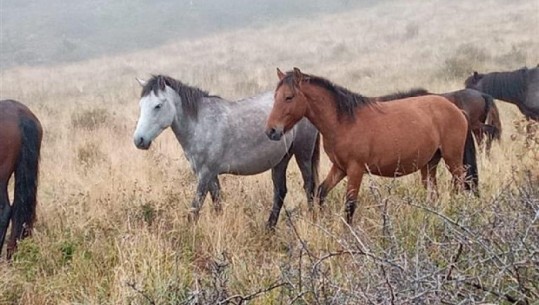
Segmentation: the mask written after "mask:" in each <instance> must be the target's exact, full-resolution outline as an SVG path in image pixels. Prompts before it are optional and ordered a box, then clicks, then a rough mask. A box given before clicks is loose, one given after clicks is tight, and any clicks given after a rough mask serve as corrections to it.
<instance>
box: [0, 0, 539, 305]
mask: <svg viewBox="0 0 539 305" xmlns="http://www.w3.org/2000/svg"><path fill="white" fill-rule="evenodd" d="M538 29H539V1H537V0H532V1H511V2H507V1H495V0H484V1H478V2H473V3H472V2H469V1H464V0H457V1H429V2H426V1H419V0H416V1H406V3H405V2H404V1H396V2H387V3H386V2H384V3H383V4H379V5H375V6H373V7H370V8H368V9H362V10H354V11H349V12H346V13H339V14H332V15H329V14H328V15H320V16H319V17H318V18H312V17H311V18H308V19H297V20H295V21H293V22H286V23H284V22H282V23H279V24H270V25H268V26H267V27H263V28H257V29H251V30H249V29H245V30H234V31H230V32H225V33H221V34H218V35H214V36H210V37H206V38H202V39H193V40H184V41H181V42H178V43H175V44H169V45H165V46H162V47H158V48H155V49H152V50H145V51H140V52H134V53H129V54H122V55H118V56H113V57H112V56H111V57H105V58H99V59H94V60H89V61H85V62H78V63H75V64H66V65H51V66H42V67H16V68H11V69H9V70H5V71H1V81H0V97H1V98H12V99H17V100H19V101H22V102H24V103H25V104H27V105H28V106H29V107H30V108H31V109H32V110H33V111H34V112H35V113H36V115H37V116H38V117H39V118H40V120H41V122H42V124H43V126H44V130H45V135H44V141H43V149H42V158H41V175H40V179H41V180H40V188H39V197H38V199H39V204H38V220H37V223H36V226H35V230H34V235H33V238H31V239H27V240H24V241H23V242H22V243H21V244H20V246H19V252H18V253H17V255H16V257H15V258H14V260H13V262H11V263H9V262H6V261H5V260H4V258H1V259H0V270H1V272H2V276H1V277H0V304H240V303H241V304H246V303H249V304H391V303H394V304H442V303H444V302H445V303H447V304H476V303H488V302H491V303H495V304H498V303H499V304H505V303H506V304H512V303H516V302H519V301H520V302H521V304H534V303H535V304H537V299H539V286H538V283H539V271H538V270H539V268H538V265H537V264H538V255H539V250H538V249H539V248H538V245H539V232H538V229H539V228H538V226H539V222H538V220H537V218H538V216H537V215H538V214H537V213H538V211H539V199H538V198H539V182H538V174H539V168H538V167H537V162H538V161H539V154H538V153H537V152H538V151H539V150H538V148H539V145H538V144H536V142H537V143H539V140H538V139H539V138H538V137H536V136H535V135H531V136H529V135H526V134H525V133H524V132H523V129H524V123H522V122H521V119H522V115H521V114H520V113H519V112H518V110H517V109H516V107H514V106H512V105H509V104H505V103H501V102H498V107H499V108H500V111H501V116H502V123H503V127H504V131H503V136H502V141H501V142H500V143H499V145H498V144H495V145H494V147H493V150H492V152H491V156H490V157H489V158H487V156H486V155H485V154H484V153H482V154H480V155H479V156H478V159H479V165H480V168H479V169H480V179H481V180H480V188H481V190H480V191H481V195H482V196H481V198H479V199H476V198H470V197H468V196H467V195H466V194H459V195H454V196H452V195H451V193H450V183H449V180H450V178H449V175H448V173H447V171H445V170H440V171H439V182H440V185H439V188H440V193H441V196H440V198H439V199H438V201H436V202H434V203H427V202H425V191H424V190H423V189H422V187H421V184H420V183H419V175H418V174H416V175H411V176H409V177H405V178H400V179H381V178H376V177H368V178H366V179H364V182H363V186H362V189H361V192H360V205H359V208H358V210H357V211H356V215H355V223H354V226H353V227H351V228H350V227H347V226H346V225H345V224H344V222H343V219H342V215H343V213H342V210H343V196H344V183H341V184H340V185H339V186H338V187H337V188H336V189H335V190H334V191H333V192H332V193H331V194H330V197H329V198H328V202H327V207H326V209H325V210H324V211H323V212H322V213H319V214H318V215H317V217H316V218H313V217H312V215H310V214H309V212H308V211H307V208H306V203H305V201H306V200H305V198H304V195H303V190H302V185H301V183H302V182H301V178H300V174H299V171H298V170H297V168H296V167H295V165H294V166H293V167H292V168H291V170H290V172H289V173H288V177H289V186H288V190H289V192H288V196H287V198H286V201H285V208H286V212H284V213H283V214H282V215H281V219H280V222H279V223H278V225H277V231H276V233H275V234H274V235H268V234H266V233H265V230H264V224H265V221H266V219H267V216H268V215H269V211H270V207H271V198H272V187H271V185H272V184H271V179H270V176H269V174H268V173H265V174H261V175H257V176H250V177H236V176H222V177H221V184H222V187H223V193H224V213H223V215H220V216H216V215H213V213H212V211H211V208H210V206H211V203H209V202H206V204H205V206H204V207H203V209H202V215H201V218H200V220H199V222H198V223H197V224H196V225H194V224H191V223H188V222H187V213H188V210H189V209H188V207H189V204H190V200H191V198H192V196H193V193H194V188H195V185H196V182H195V177H194V175H193V174H192V173H191V170H190V168H189V165H188V163H187V161H186V160H185V158H184V156H183V153H182V150H181V148H180V146H179V144H178V143H177V141H176V140H175V138H174V136H173V134H172V132H170V131H167V132H164V133H163V134H162V135H161V136H160V137H159V138H158V139H157V140H156V141H155V143H154V144H153V146H152V148H151V149H150V150H149V151H140V150H137V149H136V148H135V146H134V145H133V141H132V133H133V131H134V127H135V124H136V120H137V115H138V97H139V95H140V87H139V86H138V84H137V83H136V81H135V77H141V78H145V77H148V76H149V75H150V74H152V73H153V74H157V73H160V74H169V75H171V76H173V77H175V78H177V79H180V80H182V81H184V82H187V83H189V84H191V85H195V86H199V87H200V88H202V89H205V90H208V91H210V93H212V94H218V95H221V96H223V97H226V98H230V99H238V98H242V97H246V96H249V95H253V94H256V93H259V92H262V91H267V90H273V89H274V86H275V84H276V81H277V76H276V73H275V68H276V67H280V68H281V69H282V70H289V69H291V68H292V67H294V66H297V67H300V68H301V69H302V71H304V72H306V73H311V74H316V75H320V76H324V77H327V78H329V79H331V80H333V81H334V82H336V83H338V84H340V85H343V86H345V87H347V88H349V89H351V90H353V91H356V92H360V93H362V94H364V95H372V96H374V95H381V94H385V93H390V92H393V91H395V90H405V89H408V88H410V87H415V86H423V87H425V88H427V89H429V90H430V91H433V92H448V91H452V90H456V89H459V88H462V86H463V85H462V84H463V81H464V79H465V77H466V76H467V75H468V74H469V73H471V72H472V71H473V70H478V71H500V70H514V69H517V68H520V67H523V66H526V65H527V66H528V67H531V66H535V65H536V64H537V63H538V62H539V40H538V39H537V31H538ZM532 128H534V127H533V126H532ZM328 169H329V161H328V160H327V158H326V157H325V155H324V156H323V157H322V161H321V176H322V177H321V178H323V177H324V175H325V173H327V171H328ZM207 201H209V199H208V200H207ZM4 253H5V252H4Z"/></svg>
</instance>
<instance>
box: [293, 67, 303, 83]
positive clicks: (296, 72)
mask: <svg viewBox="0 0 539 305" xmlns="http://www.w3.org/2000/svg"><path fill="white" fill-rule="evenodd" d="M294 80H295V81H296V84H299V83H301V81H302V80H303V73H301V71H300V70H299V68H296V67H294Z"/></svg>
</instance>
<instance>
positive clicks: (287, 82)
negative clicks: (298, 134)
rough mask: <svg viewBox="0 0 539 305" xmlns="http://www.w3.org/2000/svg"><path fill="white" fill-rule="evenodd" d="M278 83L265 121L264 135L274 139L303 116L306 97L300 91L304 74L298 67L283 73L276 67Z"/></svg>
mask: <svg viewBox="0 0 539 305" xmlns="http://www.w3.org/2000/svg"><path fill="white" fill-rule="evenodd" d="M277 76H278V77H279V83H278V84H277V88H276V89H275V101H274V103H273V109H272V110H271V113H270V115H269V118H268V122H267V123H266V135H267V136H268V138H270V139H271V140H274V141H278V140H280V139H281V137H282V135H283V134H284V133H285V132H287V131H288V130H290V129H291V128H292V127H293V126H294V125H295V124H296V123H297V122H298V121H299V120H301V119H302V118H303V116H305V112H306V110H307V98H306V97H305V95H304V94H303V92H301V82H302V80H303V78H304V74H303V73H301V71H300V70H299V69H298V68H294V71H293V72H288V73H286V74H284V73H283V72H281V70H279V68H277Z"/></svg>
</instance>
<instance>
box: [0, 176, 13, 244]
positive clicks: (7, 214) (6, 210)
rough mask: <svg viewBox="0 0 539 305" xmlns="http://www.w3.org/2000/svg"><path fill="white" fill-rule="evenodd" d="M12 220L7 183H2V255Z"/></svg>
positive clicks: (0, 201)
mask: <svg viewBox="0 0 539 305" xmlns="http://www.w3.org/2000/svg"><path fill="white" fill-rule="evenodd" d="M10 219H11V206H10V205H9V198H8V192H7V182H1V183H0V254H2V246H3V245H4V240H5V238H6V232H7V228H8V226H9V220H10Z"/></svg>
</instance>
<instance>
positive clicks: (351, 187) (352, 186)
mask: <svg viewBox="0 0 539 305" xmlns="http://www.w3.org/2000/svg"><path fill="white" fill-rule="evenodd" d="M346 176H348V185H347V186H346V203H345V206H344V212H345V214H346V222H347V223H348V224H349V225H351V224H352V220H353V219H354V212H355V210H356V206H357V194H358V193H359V188H360V186H361V180H362V179H363V168H361V167H360V166H351V167H349V168H348V169H347V170H346Z"/></svg>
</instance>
